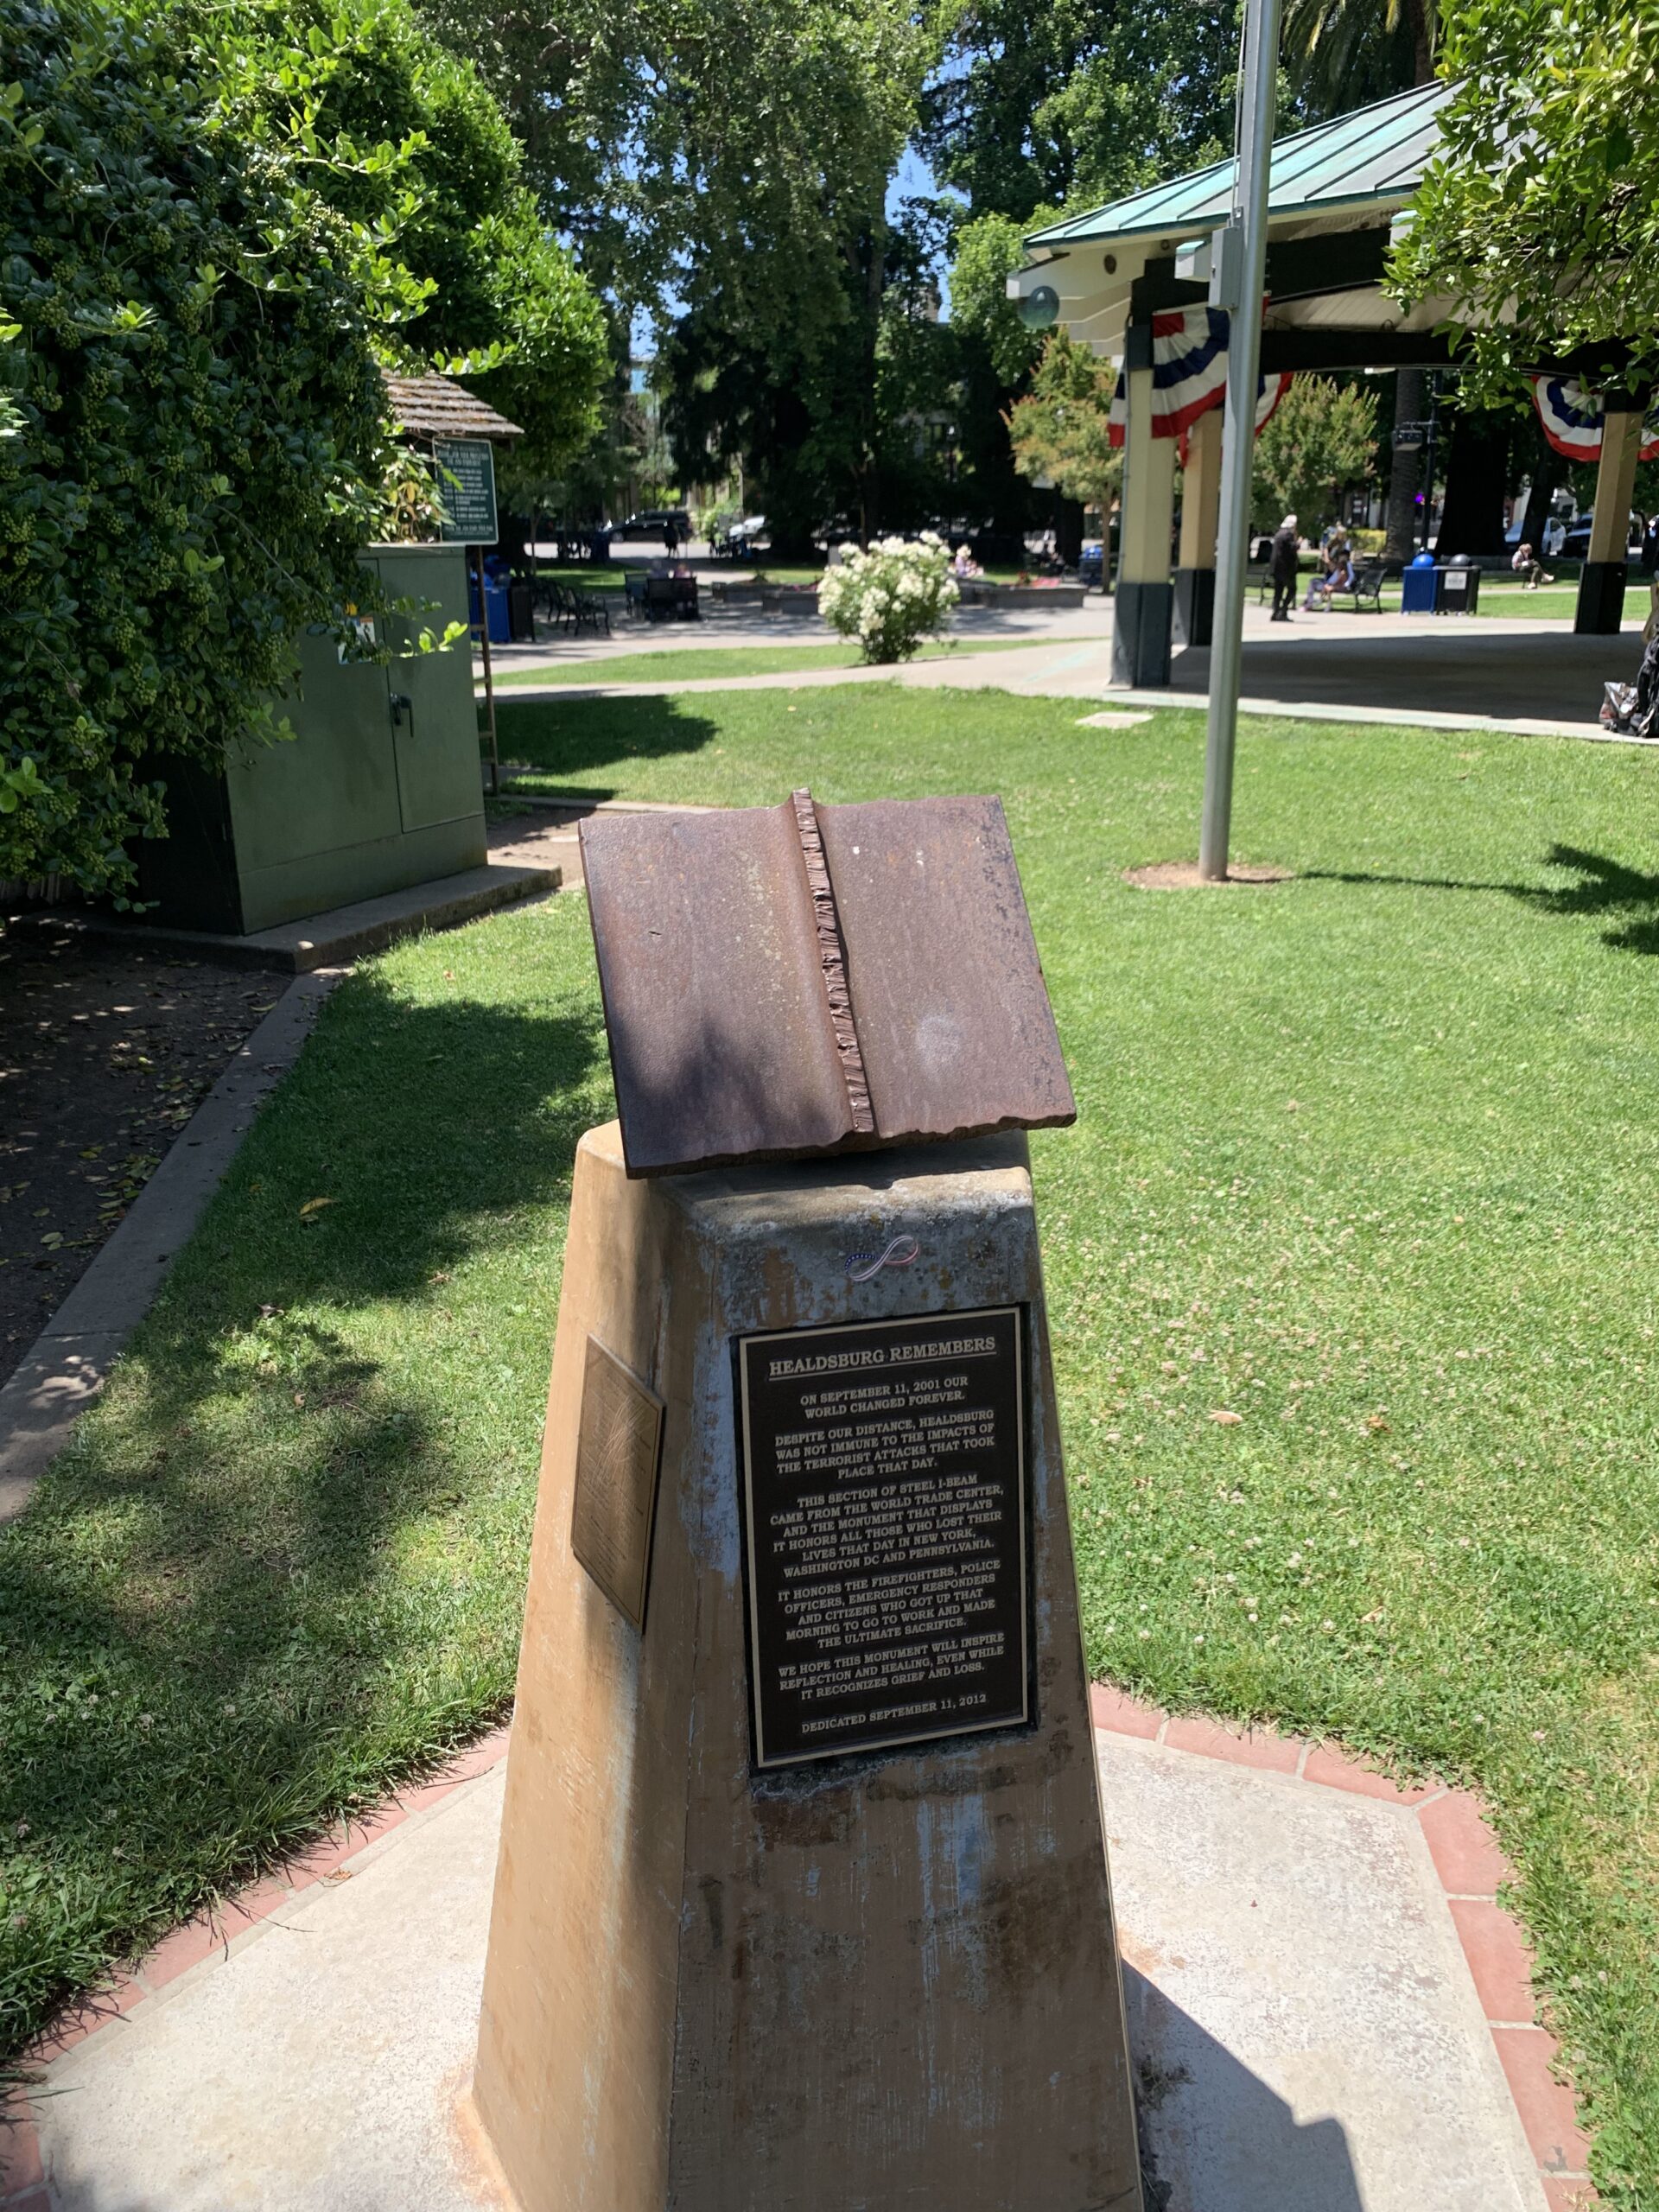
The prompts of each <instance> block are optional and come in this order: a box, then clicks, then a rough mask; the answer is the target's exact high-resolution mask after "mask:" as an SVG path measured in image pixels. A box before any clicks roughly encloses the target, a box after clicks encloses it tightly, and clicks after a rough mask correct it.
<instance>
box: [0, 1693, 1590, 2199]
mask: <svg viewBox="0 0 1659 2212" xmlns="http://www.w3.org/2000/svg"><path fill="white" fill-rule="evenodd" d="M1090 1714H1091V1718H1092V1719H1093V1721H1094V1724H1095V1726H1096V1728H1100V1729H1103V1730H1105V1731H1106V1732H1108V1733H1109V1734H1111V1735H1118V1736H1131V1737H1134V1738H1137V1739H1138V1740H1140V1741H1141V1742H1142V1743H1157V1744H1162V1745H1166V1747H1167V1748H1169V1749H1170V1750H1172V1751H1185V1752H1187V1753H1189V1754H1191V1755H1192V1756H1193V1757H1196V1758H1218V1759H1226V1760H1229V1761H1230V1762H1231V1763H1232V1764H1235V1765H1238V1766H1248V1767H1255V1768H1257V1769H1259V1770H1262V1771H1264V1772H1267V1773H1271V1774H1282V1775H1290V1776H1294V1777H1296V1778H1297V1779H1298V1780H1300V1781H1302V1782H1306V1783H1316V1784H1319V1785H1320V1786H1322V1787H1324V1788H1326V1789H1346V1790H1350V1791H1352V1792H1353V1793H1355V1794H1356V1795H1357V1796H1363V1797H1375V1798H1379V1799H1381V1800H1382V1801H1383V1802H1384V1803H1386V1804H1390V1805H1397V1806H1399V1807H1401V1808H1402V1809H1404V1810H1405V1811H1407V1812H1409V1813H1411V1814H1412V1815H1414V1817H1415V1818H1416V1820H1417V1821H1418V1823H1419V1825H1420V1826H1421V1829H1422V1832H1423V1836H1424V1840H1426V1842H1427V1845H1428V1850H1429V1855H1430V1857H1431V1858H1432V1859H1433V1862H1434V1866H1435V1871H1436V1872H1438V1874H1439V1875H1440V1882H1441V1885H1442V1887H1443V1888H1444V1890H1445V1891H1446V1905H1447V1909H1448V1910H1449V1911H1450V1913H1451V1915H1452V1924H1453V1925H1454V1927H1455V1928H1456V1929H1457V1931H1458V1938H1459V1942H1461V1943H1462V1945H1463V1953H1464V1956H1465V1959H1466V1960H1467V1961H1468V1963H1469V1972H1470V1974H1471V1978H1472V1980H1473V1981H1474V1985H1475V1988H1476V1991H1477V1993H1478V1995H1479V1998H1480V2003H1481V2009H1482V2010H1483V2012H1484V2013H1485V2015H1486V2020H1487V2024H1488V2025H1489V2027H1490V2028H1491V2034H1492V2041H1493V2043H1494V2044H1495V2045H1496V2047H1497V2056H1498V2060H1499V2063H1501V2065H1502V2066H1503V2073H1504V2077H1505V2079H1506V2080H1507V2081H1508V2082H1509V2085H1510V2094H1511V2095H1512V2096H1513V2097H1514V2099H1515V2104H1516V2111H1517V2112H1518V2113H1519V2114H1520V2117H1521V2124H1522V2127H1523V2128H1524V2129H1525V2131H1526V2137H1527V2141H1528V2143H1529V2145H1530V2146H1531V2150H1532V2154H1533V2157H1534V2158H1535V2159H1536V2161H1537V2164H1538V2172H1539V2177H1540V2178H1541V2182H1542V2183H1543V2189H1544V2195H1545V2197H1546V2199H1547V2200H1548V2205H1549V2212H1589V2208H1590V2207H1592V2206H1593V2205H1594V2204H1595V2203H1596V2202H1597V2198H1596V2195H1595V2192H1594V2190H1592V2187H1591V2185H1590V2178H1589V2174H1588V2171H1587V2168H1588V2164H1589V2149H1590V2146H1589V2141H1588V2139H1587V2138H1586V2136H1585V2134H1584V2133H1583V2132H1582V2130H1581V2129H1580V2126H1579V2125H1578V2119H1577V2114H1576V2111H1575V2108H1574V2105H1573V2092H1572V2090H1571V2089H1570V2088H1567V2085H1566V2084H1565V2082H1562V2081H1561V2080H1560V2079H1559V2078H1558V2075H1559V2062H1560V2046H1559V2045H1558V2044H1557V2043H1556V2040H1555V2038H1554V2036H1553V2035H1551V2033H1550V2032H1549V2031H1548V2029H1547V2028H1546V2027H1544V2026H1543V2025H1542V2024H1541V2022H1540V2021H1539V2019H1538V2018H1537V2013H1536V2009H1535V2003H1534V1998H1533V1987H1532V1954H1531V1952H1530V1951H1529V1949H1528V1948H1527V1944H1526V1942H1525V1939H1524V1938H1523V1937H1522V1934H1521V1930H1520V1929H1519V1928H1518V1926H1517V1925H1516V1922H1515V1921H1514V1919H1513V1918H1512V1917H1511V1916H1510V1914H1509V1912H1508V1911H1506V1910H1505V1909H1504V1907H1503V1904H1502V1903H1501V1901H1500V1899H1499V1895H1498V1892H1499V1891H1501V1890H1502V1889H1503V1886H1504V1885H1505V1884H1506V1883H1510V1882H1512V1881H1513V1880H1514V1879H1515V1872H1514V1869H1513V1868H1512V1867H1511V1866H1510V1863H1509V1860H1508V1859H1506V1858H1505V1857H1504V1855H1503V1852H1502V1851H1501V1850H1500V1849H1499V1848H1498V1844H1497V1838H1496V1836H1494V1835H1493V1834H1492V1831H1491V1828H1490V1827H1488V1825H1487V1823H1486V1820H1485V1817H1484V1814H1483V1813H1482V1810H1481V1807H1480V1802H1479V1800H1478V1798H1476V1797H1473V1796H1470V1794H1469V1793H1468V1792H1467V1791H1465V1790H1460V1789H1444V1788H1440V1787H1438V1786H1435V1785H1433V1784H1421V1783H1420V1784H1414V1785H1412V1786H1410V1787H1408V1788H1402V1787H1401V1786H1400V1785H1399V1784H1397V1783H1394V1782H1391V1781H1390V1780H1389V1777H1387V1776H1386V1775H1383V1774H1379V1773H1377V1772H1376V1770H1374V1769H1373V1768H1370V1767H1368V1766H1365V1765H1363V1764H1361V1763H1360V1762H1359V1761H1358V1760H1356V1759H1351V1758H1348V1757H1347V1755H1346V1754H1345V1753H1344V1752H1341V1751H1336V1750H1334V1749H1332V1746H1331V1745H1327V1744H1313V1743H1309V1742H1307V1741H1306V1739H1305V1738H1302V1737H1300V1736H1281V1735H1279V1734H1278V1733H1277V1732H1274V1730H1272V1729H1265V1728H1257V1729H1250V1730H1239V1729H1236V1728H1230V1727H1228V1726H1224V1724H1223V1723H1222V1722H1220V1721H1216V1720H1210V1719H1204V1718H1203V1717H1202V1716H1200V1715H1187V1716H1185V1717H1176V1716H1174V1715H1172V1714H1170V1713H1165V1712H1162V1711H1160V1709H1159V1708H1158V1707H1154V1706H1148V1705H1142V1704H1141V1703H1139V1702H1138V1701H1137V1700H1135V1699H1134V1698H1131V1697H1128V1696H1127V1695H1126V1694H1124V1693H1123V1692H1122V1690H1119V1689H1115V1688H1111V1687H1110V1686H1109V1685H1108V1684H1105V1683H1102V1682H1096V1684H1095V1685H1094V1686H1093V1688H1091V1690H1090ZM508 1734H509V1730H508V1728H507V1727H506V1726H502V1727H499V1728H497V1729H495V1730H494V1731H493V1732H492V1733H491V1734H489V1735H487V1736H486V1737H483V1738H480V1741H479V1742H477V1743H476V1744H474V1745H472V1746H471V1747H470V1749H468V1750H467V1751H464V1752H463V1753H462V1754H461V1756H460V1758H457V1759H455V1760H454V1761H452V1762H451V1763H450V1764H448V1766H446V1767H445V1768H444V1769H443V1770H442V1771H441V1772H440V1773H439V1774H437V1775H436V1776H435V1777H434V1778H433V1779H432V1780H431V1781H430V1782H427V1783H422V1784H420V1785H419V1786H418V1787H416V1788H415V1789H410V1790H407V1791H405V1792H404V1795H403V1796H399V1797H395V1798H393V1799H391V1801H390V1802H388V1803H387V1804H385V1805H383V1806H381V1807H380V1808H378V1810H377V1811H375V1812H373V1813H371V1814H369V1815H366V1816H365V1818H363V1819H362V1820H357V1821H342V1822H341V1823H340V1826H339V1827H337V1828H335V1829H334V1830H331V1831H330V1833H329V1834H328V1835H327V1836H326V1837H325V1838H324V1839H323V1840H321V1842H320V1843H317V1844H315V1845H314V1846H313V1847H312V1848H311V1849H310V1850H308V1851H306V1852H304V1853H302V1854H301V1855H300V1856H299V1857H298V1858H296V1859H290V1860H289V1861H288V1862H286V1863H285V1864H284V1865H283V1866H282V1867H280V1868H279V1869H278V1870H277V1872H275V1873H273V1874H270V1875H268V1876H266V1877H265V1878H264V1879H263V1880H262V1881H260V1882H257V1883H256V1884H255V1885H254V1886H253V1887H252V1888H251V1889H248V1890H245V1891H242V1892H241V1893H240V1894H239V1895H238V1897H234V1898H232V1899H231V1900H230V1902H229V1903H228V1904H226V1906H225V1907H224V1908H223V1910H220V1911H218V1912H214V1913H210V1914H207V1915H204V1916H201V1917H200V1918H199V1919H196V1920H192V1921H188V1922H187V1923H186V1924H185V1925H184V1926H183V1927H182V1928H175V1929H174V1931H173V1933H172V1934H171V1935H170V1936H165V1937H163V1939H162V1942H160V1943H159V1944H157V1945H156V1948H155V1949H154V1950H153V1951H151V1952H150V1953H149V1955H148V1956H147V1957H146V1958H145V1959H144V1960H143V1961H142V1963H141V1964H140V1965H139V1966H138V1967H137V1969H136V1971H135V1972H134V1973H132V1974H130V1975H124V1976H122V1977H121V1978H120V1979H118V1980H116V1981H115V1982H113V1983H111V1985H110V1986H108V1987H106V1988H105V1989H103V1990H101V1991H100V1992H99V1993H98V1994H97V1995H96V1996H95V1997H93V1998H92V1999H88V2000H87V2002H86V2003H85V2004H84V2005H80V2006H79V2007H77V2008H74V2009H73V2010H71V2011H70V2012H66V2013H65V2015H64V2016H63V2018H62V2019H61V2020H60V2023H59V2024H58V2026H57V2027H56V2029H55V2030H54V2032H53V2034H52V2035H51V2037H48V2039H47V2040H46V2041H45V2042H44V2043H42V2044H40V2045H38V2046H37V2047H36V2049H35V2051H34V2052H33V2053H32V2054H31V2063H38V2064H41V2065H45V2064H48V2063H50V2062H51V2061H52V2060H53V2059H54V2058H56V2057H58V2056H60V2055H61V2054H62V2053H63V2052H64V2051H66V2050H69V2049H71V2048H72V2046H73V2045H74V2044H77V2043H79V2042H80V2041H81V2039H82V2038H83V2037H86V2036H89V2035H92V2034H95V2033H97V2032H98V2031H99V2030H100V2029H101V2028H103V2027H105V2026H106V2025H107V2024H109V2023H110V2022H111V2021H113V2020H115V2019H118V2018H121V2017H122V2016H123V2015H124V2014H127V2013H130V2012H132V2011H133V2010H134V2008H135V2007H136V2006H137V2005H142V2004H143V2002H144V2001H145V2000H146V1999H149V1998H150V1997H153V1996H154V1995H155V1994H156V1992H157V1991H159V1990H162V1989H164V1988H166V1987H167V1986H168V1983H170V1982H173V1981H176V1980H178V1978H179V1976H180V1975H181V1974H186V1973H188V1971H189V1969H190V1968H191V1967H194V1966H199V1965H200V1964H201V1963H202V1961H204V1960H206V1959H207V1958H208V1957H210V1956H211V1955H212V1954H213V1953H214V1952H215V1951H217V1952H219V1953H220V1954H221V1955H223V1956H225V1957H228V1956H229V1955H230V1954H231V1952H232V1951H233V1950H236V1949H238V1948H240V1947H241V1945H242V1944H243V1943H244V1942H247V1941H248V1940H249V1939H250V1938H251V1936H254V1935H255V1934H256V1933H257V1930H258V1926H259V1923H261V1922H263V1921H266V1920H269V1919H270V1916H272V1914H274V1913H276V1912H277V1911H279V1910H281V1908H282V1907H283V1905H284V1904H287V1902H288V1901H289V1899H290V1898H291V1897H294V1896H296V1894H297V1893H298V1892H299V1891H302V1890H306V1889H309V1888H310V1887H311V1885H312V1884H313V1883H315V1882H327V1881H338V1880H341V1879H344V1878H348V1877H349V1875H350V1873H351V1871H352V1865H353V1860H355V1859H359V1858H360V1857H361V1856H362V1855H363V1853H365V1852H366V1851H369V1850H372V1848H373V1847H375V1846H376V1845H377V1844H378V1843H379V1842H380V1841H381V1840H382V1839H383V1838H384V1837H385V1836H387V1835H389V1834H391V1831H392V1830H393V1829H394V1828H396V1827H401V1826H402V1824H403V1823H404V1821H407V1820H408V1819H409V1818H410V1815H413V1814H416V1813H420V1812H423V1811H424V1810H426V1809H427V1808H429V1807H430V1806H432V1805H435V1804H436V1803H438V1802H440V1801H441V1800H442V1799H443V1798H445V1797H447V1796H449V1795H450V1794H451V1792H452V1791H454V1790H456V1789H461V1788H462V1787H464V1785H465V1784H466V1783H469V1782H473V1781H476V1780H477V1779H478V1778H479V1777H480V1776H481V1775H484V1774H487V1773H488V1772H489V1770H491V1768H493V1766H495V1765H496V1764H498V1763H499V1761H500V1760H501V1759H503V1758H505V1756H506V1751H507V1738H508ZM0 2123H9V2124H0V2212H51V2202H50V2197H49V2196H48V2190H47V2187H46V2176H45V2172H44V2170H43V2168H42V2166H41V2152H40V2145H39V2142H38V2140H37V2138H36V2135H35V2121H34V2116H33V2113H32V2112H31V2110H30V2108H29V2103H28V2101H27V2100H26V2099H16V2100H14V2101H13V2102H12V2103H11V2104H10V2106H9V2107H6V2108H5V2110H4V2112H3V2113H0Z"/></svg>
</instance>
